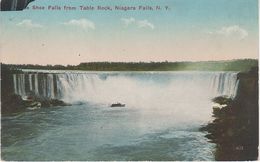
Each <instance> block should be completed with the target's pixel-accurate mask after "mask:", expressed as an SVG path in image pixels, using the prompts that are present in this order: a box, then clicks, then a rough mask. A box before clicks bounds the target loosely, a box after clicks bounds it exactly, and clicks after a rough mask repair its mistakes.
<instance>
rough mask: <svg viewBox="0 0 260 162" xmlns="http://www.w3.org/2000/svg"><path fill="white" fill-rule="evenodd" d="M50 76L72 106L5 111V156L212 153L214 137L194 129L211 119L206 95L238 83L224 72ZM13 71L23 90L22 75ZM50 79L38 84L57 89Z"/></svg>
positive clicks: (186, 156) (206, 156) (185, 156)
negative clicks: (117, 103)
mask: <svg viewBox="0 0 260 162" xmlns="http://www.w3.org/2000/svg"><path fill="white" fill-rule="evenodd" d="M26 75H27V74H26ZM33 75H38V74H35V73H34V74H33ZM53 75H56V78H57V79H56V82H57V87H58V89H59V91H58V92H59V94H60V95H59V96H61V97H62V99H63V100H64V101H66V102H69V103H72V106H65V107H51V108H41V109H37V110H27V111H25V112H22V113H19V114H16V115H12V116H2V130H1V133H2V134H1V135H2V137H1V140H2V141H1V142H2V143H1V144H2V145H1V147H2V150H1V151H2V154H1V156H2V159H3V160H32V161H34V160H214V152H215V144H213V143H210V142H208V139H207V138H206V137H204V136H205V133H203V132H200V131H199V128H200V127H201V126H202V125H204V124H207V123H208V122H210V120H212V118H211V114H212V102H211V99H212V98H213V97H215V96H216V95H225V94H228V95H231V94H234V92H233V91H234V89H235V86H236V84H235V83H236V74H235V73H234V74H233V73H224V72H141V73H135V72H127V73H121V72H111V73H105V72H104V73H102V72H97V73H75V74H74V73H65V72H63V73H61V72H59V73H57V74H53ZM18 77H20V78H18ZM15 78H18V80H17V82H16V87H17V91H18V92H23V93H25V92H26V89H28V87H26V85H25V82H21V80H23V78H25V77H24V75H17V76H16V77H15ZM28 78H30V77H28ZM34 78H37V77H36V76H34ZM47 81H48V82H47ZM29 83H30V86H29V88H30V87H36V84H35V86H31V84H32V83H34V82H32V81H28V84H29ZM39 83H40V82H39ZM53 83H54V81H53V76H52V74H50V75H46V84H45V86H46V88H45V87H42V85H39V88H44V89H46V90H47V91H46V93H45V94H50V96H54V94H53V89H52V87H53V86H48V85H49V84H53ZM37 86H38V85H37ZM49 91H50V92H51V93H49ZM23 93H21V94H23ZM115 102H122V103H124V104H126V107H115V108H111V107H110V105H111V103H115Z"/></svg>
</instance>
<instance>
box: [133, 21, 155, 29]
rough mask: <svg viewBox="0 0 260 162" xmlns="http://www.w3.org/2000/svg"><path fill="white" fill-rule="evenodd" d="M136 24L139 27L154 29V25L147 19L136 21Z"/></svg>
mask: <svg viewBox="0 0 260 162" xmlns="http://www.w3.org/2000/svg"><path fill="white" fill-rule="evenodd" d="M137 25H138V27H139V28H151V29H154V25H153V24H152V23H150V22H149V21H148V20H141V21H137Z"/></svg>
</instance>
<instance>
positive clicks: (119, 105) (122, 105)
mask: <svg viewBox="0 0 260 162" xmlns="http://www.w3.org/2000/svg"><path fill="white" fill-rule="evenodd" d="M110 107H125V104H121V103H119V102H118V103H114V104H112V105H111V106H110Z"/></svg>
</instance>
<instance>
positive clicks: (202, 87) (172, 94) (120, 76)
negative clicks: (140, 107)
mask: <svg viewBox="0 0 260 162" xmlns="http://www.w3.org/2000/svg"><path fill="white" fill-rule="evenodd" d="M34 72H35V71H34ZM43 72H44V73H43ZM13 83H14V92H15V93H16V94H19V95H21V96H26V95H30V94H32V93H33V94H35V95H38V96H41V97H45V98H56V99H62V100H64V101H67V102H77V101H80V102H99V103H110V102H115V101H117V100H118V101H124V102H130V103H131V102H143V101H144V100H146V99H150V100H154V99H158V97H159V98H160V97H161V96H162V95H163V98H166V99H170V98H171V99H174V98H180V97H181V98H187V97H188V98H189V99H190V97H191V96H198V95H199V96H200V97H208V98H210V97H211V98H213V97H216V96H227V97H231V98H234V97H235V95H236V91H237V87H238V83H239V82H238V80H237V73H234V72H138V73H136V72H135V73H133V72H123V73H119V72H96V73H93V72H85V73H84V72H75V73H73V72H62V73H60V72H58V71H49V73H46V71H39V72H38V73H32V72H30V71H25V72H24V73H23V74H13ZM188 94H190V95H188ZM158 95H159V96H158ZM187 95H188V96H187ZM153 97H154V98H153Z"/></svg>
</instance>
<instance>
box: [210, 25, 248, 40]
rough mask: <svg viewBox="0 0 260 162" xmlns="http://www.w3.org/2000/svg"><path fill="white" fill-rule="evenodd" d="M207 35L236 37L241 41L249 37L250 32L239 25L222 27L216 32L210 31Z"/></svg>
mask: <svg viewBox="0 0 260 162" xmlns="http://www.w3.org/2000/svg"><path fill="white" fill-rule="evenodd" d="M207 34H217V35H222V36H225V37H236V38H238V39H239V40H243V39H245V38H246V37H247V36H248V32H247V31H246V30H245V29H243V28H241V27H240V26H238V25H232V26H226V27H222V28H221V29H219V30H216V31H208V32H207Z"/></svg>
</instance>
